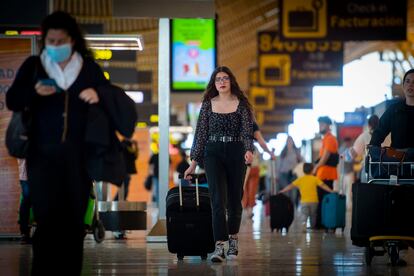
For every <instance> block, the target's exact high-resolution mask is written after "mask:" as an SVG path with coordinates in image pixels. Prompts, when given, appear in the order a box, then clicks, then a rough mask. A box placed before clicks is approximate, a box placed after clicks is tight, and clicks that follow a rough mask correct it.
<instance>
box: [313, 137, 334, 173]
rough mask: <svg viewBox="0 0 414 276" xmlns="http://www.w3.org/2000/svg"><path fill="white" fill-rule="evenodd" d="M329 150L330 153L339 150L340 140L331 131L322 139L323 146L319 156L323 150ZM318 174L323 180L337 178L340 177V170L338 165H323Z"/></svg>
mask: <svg viewBox="0 0 414 276" xmlns="http://www.w3.org/2000/svg"><path fill="white" fill-rule="evenodd" d="M325 150H327V151H329V152H330V153H337V152H338V141H337V140H336V138H335V136H333V135H332V133H331V132H330V131H329V132H328V133H326V134H325V136H324V137H323V139H322V147H321V149H320V150H319V158H321V157H322V154H323V152H324V151H325ZM316 176H317V177H318V178H319V179H321V180H336V179H338V172H337V170H336V167H331V166H325V165H324V166H321V167H320V168H319V169H318V171H317V172H316Z"/></svg>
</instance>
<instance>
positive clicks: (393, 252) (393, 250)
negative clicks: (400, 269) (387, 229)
mask: <svg viewBox="0 0 414 276" xmlns="http://www.w3.org/2000/svg"><path fill="white" fill-rule="evenodd" d="M388 255H389V256H390V261H391V265H392V266H397V265H398V260H399V259H400V256H399V252H398V248H397V245H391V246H390V247H389V248H388Z"/></svg>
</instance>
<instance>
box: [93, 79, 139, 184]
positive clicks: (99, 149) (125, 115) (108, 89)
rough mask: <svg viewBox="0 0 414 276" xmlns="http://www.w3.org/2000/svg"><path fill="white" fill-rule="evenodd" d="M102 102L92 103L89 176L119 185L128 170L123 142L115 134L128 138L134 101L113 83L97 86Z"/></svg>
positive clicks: (132, 124)
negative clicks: (116, 132) (98, 103)
mask: <svg viewBox="0 0 414 276" xmlns="http://www.w3.org/2000/svg"><path fill="white" fill-rule="evenodd" d="M97 92H98V95H99V100H100V103H101V105H91V107H90V108H89V112H88V118H87V126H86V135H85V141H86V143H87V145H88V146H87V150H86V154H87V170H88V173H89V175H90V176H91V177H92V179H94V180H97V181H107V182H110V183H113V184H116V185H118V186H120V185H122V183H123V181H124V179H125V176H126V175H127V170H126V166H125V160H124V155H123V149H122V145H121V143H120V141H119V139H118V137H117V136H116V134H115V131H118V132H119V133H120V134H121V135H122V136H125V137H128V138H130V137H131V136H132V134H133V133H134V130H135V124H136V121H137V113H136V109H135V103H134V102H133V101H132V100H131V99H130V98H129V97H128V96H127V95H126V94H125V92H124V90H122V89H121V88H119V87H117V86H114V85H105V86H101V87H98V88H97Z"/></svg>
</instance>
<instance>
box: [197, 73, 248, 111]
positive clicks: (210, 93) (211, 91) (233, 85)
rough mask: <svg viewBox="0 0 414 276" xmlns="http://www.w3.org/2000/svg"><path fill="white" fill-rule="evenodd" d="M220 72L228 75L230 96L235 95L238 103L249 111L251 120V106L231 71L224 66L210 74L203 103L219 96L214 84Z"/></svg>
mask: <svg viewBox="0 0 414 276" xmlns="http://www.w3.org/2000/svg"><path fill="white" fill-rule="evenodd" d="M220 72H223V73H226V74H227V75H229V77H230V91H231V94H233V95H235V96H236V97H237V98H238V99H239V101H240V103H241V104H243V105H244V106H246V107H247V110H248V111H249V113H250V115H251V116H252V118H253V108H252V105H251V104H250V103H249V100H248V98H247V96H246V94H244V92H243V91H242V90H241V89H240V86H239V84H238V83H237V80H236V77H235V76H234V75H233V73H232V72H231V70H230V69H229V68H228V67H226V66H219V67H217V68H216V69H214V71H213V73H212V74H211V77H210V81H209V82H208V84H207V88H206V90H205V91H204V95H203V102H204V101H209V100H211V99H212V98H214V97H215V96H217V95H218V94H219V92H218V91H217V89H216V85H215V83H216V75H217V74H218V73H220Z"/></svg>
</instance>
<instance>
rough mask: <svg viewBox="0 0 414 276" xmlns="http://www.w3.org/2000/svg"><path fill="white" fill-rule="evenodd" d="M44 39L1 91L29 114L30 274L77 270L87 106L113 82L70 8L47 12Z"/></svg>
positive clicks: (86, 185)
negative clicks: (96, 59) (36, 52)
mask: <svg viewBox="0 0 414 276" xmlns="http://www.w3.org/2000/svg"><path fill="white" fill-rule="evenodd" d="M42 42H43V48H42V49H41V54H40V56H31V57H29V58H28V59H27V60H26V61H25V62H24V63H23V64H22V65H21V67H20V69H19V70H18V73H17V75H16V78H15V80H14V82H13V84H12V86H11V87H10V89H9V90H8V92H7V95H6V101H7V107H8V108H9V109H10V110H13V111H22V110H24V109H28V110H29V111H30V114H31V118H32V123H31V125H30V141H31V143H30V148H29V152H28V156H27V172H28V179H29V181H30V182H29V183H30V193H31V199H32V206H33V212H34V219H35V221H36V223H37V228H36V231H35V234H34V237H33V264H32V275H52V274H59V275H80V274H81V270H82V256H83V239H84V234H85V228H84V227H85V226H84V215H85V211H86V206H87V200H88V197H89V193H90V190H91V184H92V181H91V179H90V177H89V175H88V173H87V169H86V164H85V163H86V161H85V151H86V149H87V146H86V144H85V129H86V125H87V116H88V115H87V113H88V110H89V107H90V106H92V105H95V106H100V105H101V102H102V101H100V99H101V96H100V95H99V92H98V89H97V88H98V87H105V86H109V85H110V83H109V81H108V80H106V79H105V77H104V74H103V72H102V70H101V69H100V67H99V66H98V64H96V63H95V62H94V61H93V59H92V55H91V53H90V52H89V51H88V49H87V48H86V42H85V39H84V38H83V36H82V34H81V31H80V29H79V26H78V25H77V23H76V20H75V19H74V18H73V17H72V16H70V15H69V14H67V13H65V12H54V13H52V14H50V15H48V16H47V17H46V18H45V19H44V21H43V22H42ZM45 79H47V80H46V81H45ZM51 79H53V80H52V81H51ZM61 242H64V243H63V244H62V243H61ZM59 246H62V247H59ZM60 250H64V251H65V254H63V252H61V251H60ZM67 256H70V258H68V257H67Z"/></svg>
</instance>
